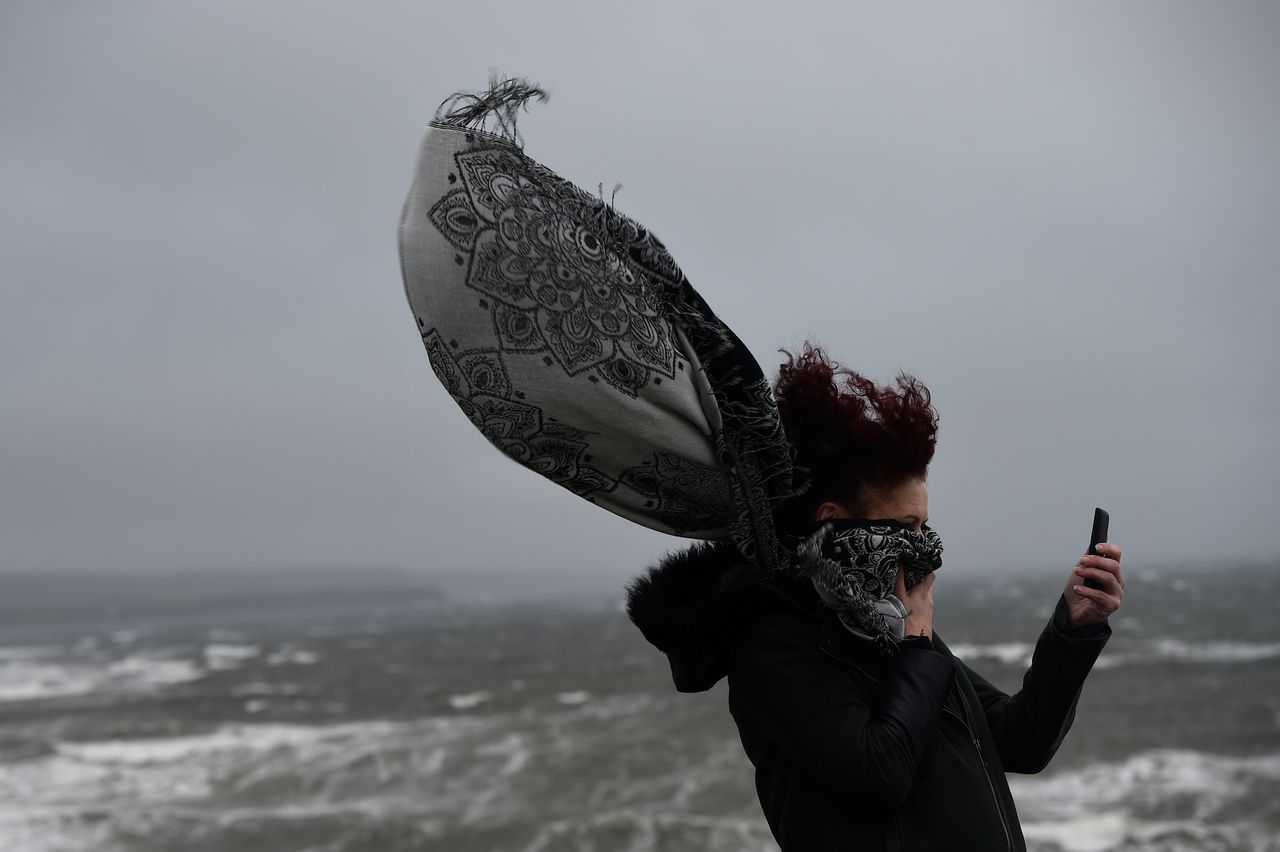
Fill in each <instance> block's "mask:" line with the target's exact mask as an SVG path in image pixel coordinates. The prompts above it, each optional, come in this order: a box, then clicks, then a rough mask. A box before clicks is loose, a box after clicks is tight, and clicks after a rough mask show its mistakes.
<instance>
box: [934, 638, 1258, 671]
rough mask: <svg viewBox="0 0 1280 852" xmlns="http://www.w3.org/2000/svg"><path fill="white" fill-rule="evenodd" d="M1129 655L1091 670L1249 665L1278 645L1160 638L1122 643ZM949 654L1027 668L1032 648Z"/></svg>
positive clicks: (999, 645)
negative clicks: (1161, 665)
mask: <svg viewBox="0 0 1280 852" xmlns="http://www.w3.org/2000/svg"><path fill="white" fill-rule="evenodd" d="M1125 644H1126V646H1128V647H1132V648H1133V650H1132V651H1121V652H1118V653H1111V652H1110V651H1108V650H1105V649H1104V650H1103V652H1102V654H1101V656H1099V657H1098V659H1097V661H1096V662H1095V663H1094V668H1098V669H1110V668H1116V667H1118V666H1133V665H1150V664H1154V663H1166V662H1175V663H1222V664H1230V663H1253V662H1257V661H1259V660H1271V659H1276V658H1280V642H1234V641H1228V640H1206V641H1188V640H1185V639H1177V638H1174V637H1162V638H1154V639H1147V640H1142V641H1139V642H1126V643H1125ZM948 647H950V648H951V653H953V654H955V655H956V656H957V657H959V658H960V659H962V660H965V661H966V662H968V661H969V660H976V659H989V660H995V661H996V662H999V663H1001V664H1003V665H1006V666H1022V667H1024V668H1025V667H1026V666H1029V665H1031V654H1032V652H1033V651H1034V650H1035V645H1034V644H1032V643H1030V642H991V643H986V644H977V643H971V642H957V643H955V644H953V645H950V646H948Z"/></svg>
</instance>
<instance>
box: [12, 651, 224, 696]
mask: <svg viewBox="0 0 1280 852" xmlns="http://www.w3.org/2000/svg"><path fill="white" fill-rule="evenodd" d="M204 674H205V672H204V671H203V670H202V669H201V668H200V667H199V666H197V665H196V664H195V663H193V662H192V661H190V660H185V659H181V658H176V657H169V656H162V655H159V654H154V653H137V654H128V655H126V656H124V657H120V658H117V659H110V658H109V657H108V658H104V657H101V656H95V657H92V658H88V659H86V658H83V657H67V656H66V655H65V652H64V651H63V650H62V649H61V648H48V647H44V646H40V647H29V648H16V647H10V648H0V703H4V702H16V701H37V700H41V699H50V698H65V697H71V696H77V695H88V694H90V693H94V692H104V691H111V692H130V691H138V690H147V689H153V688H157V687H164V686H169V685H172V684H177V683H186V682H188V681H193V680H198V679H199V678H201V677H203V676H204Z"/></svg>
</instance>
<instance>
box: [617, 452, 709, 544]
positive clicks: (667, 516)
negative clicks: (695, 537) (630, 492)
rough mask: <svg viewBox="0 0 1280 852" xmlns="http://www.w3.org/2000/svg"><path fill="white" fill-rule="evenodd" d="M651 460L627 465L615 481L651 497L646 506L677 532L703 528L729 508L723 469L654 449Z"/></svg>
mask: <svg viewBox="0 0 1280 852" xmlns="http://www.w3.org/2000/svg"><path fill="white" fill-rule="evenodd" d="M653 457H654V460H653V461H652V462H646V463H644V464H642V465H637V466H636V467H630V468H627V469H626V470H624V471H623V472H622V474H621V475H620V476H619V477H618V481H619V482H621V483H622V484H623V485H627V486H629V487H631V488H634V489H635V490H636V491H639V492H640V493H641V494H643V495H645V496H646V497H649V498H651V499H650V501H649V502H648V503H646V504H645V505H646V506H652V507H654V510H655V511H656V512H657V513H658V516H659V517H660V518H662V520H663V521H664V522H665V523H666V524H667V526H669V527H671V529H672V530H673V531H674V532H676V533H677V534H678V533H683V532H686V531H688V530H696V529H704V528H706V527H708V526H711V525H713V524H714V523H715V522H716V520H717V519H719V518H723V517H724V516H725V515H727V514H728V513H729V512H730V510H731V509H732V488H731V487H730V484H729V477H728V476H727V475H726V474H725V472H724V471H723V470H719V469H717V468H714V467H708V466H707V465H702V464H698V463H697V462H694V461H692V460H690V459H687V458H685V457H683V456H678V455H675V454H674V453H667V452H663V451H661V450H657V451H655V452H654V454H653Z"/></svg>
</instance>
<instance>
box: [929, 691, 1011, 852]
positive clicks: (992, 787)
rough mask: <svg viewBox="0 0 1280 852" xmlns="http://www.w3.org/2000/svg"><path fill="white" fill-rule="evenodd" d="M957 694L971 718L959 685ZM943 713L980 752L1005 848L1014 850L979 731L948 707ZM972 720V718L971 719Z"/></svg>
mask: <svg viewBox="0 0 1280 852" xmlns="http://www.w3.org/2000/svg"><path fill="white" fill-rule="evenodd" d="M956 693H957V694H958V695H959V696H960V706H961V707H962V708H963V709H964V714H965V716H969V701H968V699H967V698H965V697H964V690H963V689H961V688H960V686H959V685H957V686H956ZM942 710H943V712H946V713H950V714H951V715H952V716H955V717H956V718H957V719H959V720H960V724H962V725H964V729H965V730H966V731H967V732H968V733H969V738H970V740H972V742H973V747H974V748H975V749H977V751H978V759H979V760H981V761H982V774H983V775H985V776H986V778H987V789H989V790H990V791H991V799H992V801H994V802H995V803H996V813H997V814H999V815H1000V827H1001V828H1003V829H1004V842H1005V848H1006V849H1009V850H1011V852H1012V849H1013V837H1012V836H1011V835H1010V834H1009V823H1008V822H1006V821H1005V818H1004V808H1003V807H1002V806H1001V805H1000V797H999V796H998V795H997V794H996V785H995V782H993V781H992V780H991V770H990V769H989V768H988V766H987V759H986V757H984V756H983V754H982V743H981V742H979V741H978V734H977V731H976V730H975V729H974V727H973V725H972V723H971V721H970V720H966V719H961V718H960V716H959V714H957V713H956V711H954V710H952V709H951V708H949V707H947V706H945V705H944V706H943V708H942ZM970 718H972V717H970Z"/></svg>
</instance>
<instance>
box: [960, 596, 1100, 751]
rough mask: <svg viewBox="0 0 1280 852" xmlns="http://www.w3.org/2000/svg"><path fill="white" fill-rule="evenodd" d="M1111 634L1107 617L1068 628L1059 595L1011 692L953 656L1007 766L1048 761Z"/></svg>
mask: <svg viewBox="0 0 1280 852" xmlns="http://www.w3.org/2000/svg"><path fill="white" fill-rule="evenodd" d="M1110 636H1111V627H1110V626H1109V625H1108V624H1107V623H1106V622H1105V621H1103V622H1101V623H1098V624H1089V625H1084V626H1080V627H1072V626H1071V625H1070V624H1069V622H1068V610H1067V602H1066V598H1065V596H1063V597H1059V598H1058V605H1057V607H1056V608H1055V609H1054V613H1053V617H1052V618H1050V619H1049V623H1048V624H1046V625H1045V627H1044V630H1042V631H1041V633H1040V637H1039V639H1038V640H1037V641H1036V647H1035V651H1034V652H1032V656H1031V667H1030V668H1029V669H1027V671H1026V673H1025V674H1024V675H1023V676H1022V689H1020V690H1019V691H1018V692H1016V693H1014V694H1013V695H1008V694H1006V693H1004V692H1002V691H1001V690H1000V689H998V688H997V687H996V686H994V685H993V684H991V683H990V682H989V681H988V680H987V679H986V678H984V677H983V676H982V675H980V674H978V673H977V672H976V671H974V670H973V669H972V668H970V667H969V666H968V664H966V663H965V662H964V661H962V660H959V659H957V662H958V663H960V665H961V666H962V667H963V668H964V670H965V672H966V673H967V674H968V676H969V679H970V680H971V681H972V682H973V689H974V691H975V692H976V693H977V694H978V699H979V700H980V701H981V702H982V709H983V711H984V712H985V714H986V717H987V724H988V726H989V727H990V728H991V733H992V735H993V736H994V737H995V741H996V748H997V750H998V751H999V752H1000V762H1001V763H1003V764H1004V768H1005V771H1007V772H1022V773H1034V772H1039V771H1040V770H1042V769H1044V768H1045V766H1047V765H1048V763H1049V761H1050V759H1052V757H1053V755H1054V754H1055V753H1056V752H1057V750H1058V747H1059V746H1060V745H1062V741H1063V739H1064V738H1065V737H1066V735H1067V731H1068V730H1070V728H1071V723H1072V721H1073V720H1074V719H1075V711H1076V703H1077V701H1079V698H1080V691H1081V689H1082V688H1083V687H1084V680H1085V677H1086V676H1087V675H1088V674H1089V670H1090V669H1091V668H1092V667H1093V663H1094V661H1095V660H1096V659H1097V658H1098V654H1099V653H1101V652H1102V647H1103V645H1105V644H1106V642H1107V639H1108V638H1109V637H1110Z"/></svg>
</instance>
